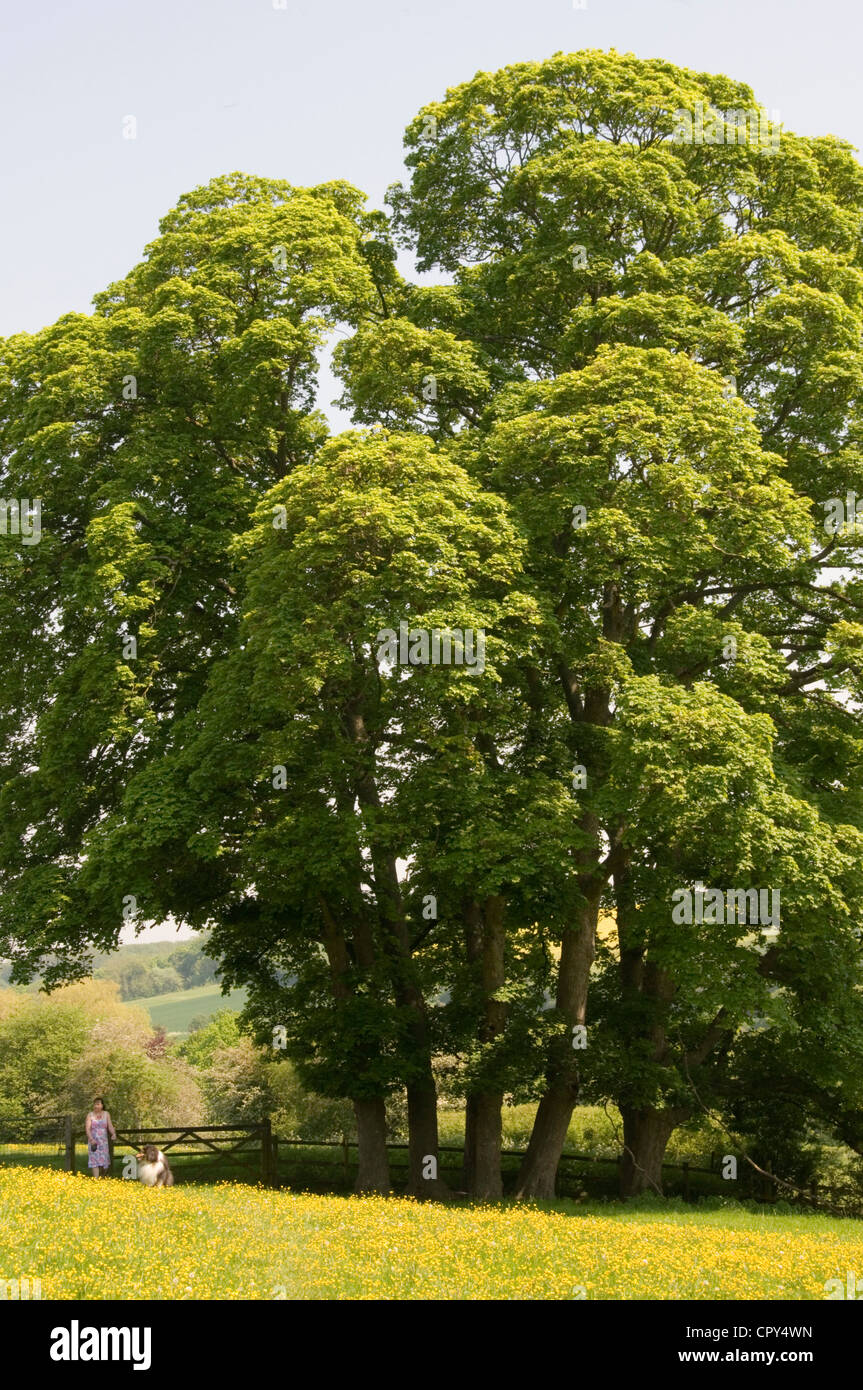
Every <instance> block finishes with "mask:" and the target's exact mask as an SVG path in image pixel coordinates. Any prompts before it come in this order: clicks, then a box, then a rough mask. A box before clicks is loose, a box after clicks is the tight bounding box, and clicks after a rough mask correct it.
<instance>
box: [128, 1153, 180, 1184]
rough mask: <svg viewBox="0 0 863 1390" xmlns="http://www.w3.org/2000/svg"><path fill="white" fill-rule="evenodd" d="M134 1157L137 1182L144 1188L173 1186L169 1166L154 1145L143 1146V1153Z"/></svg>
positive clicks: (172, 1175)
mask: <svg viewBox="0 0 863 1390" xmlns="http://www.w3.org/2000/svg"><path fill="white" fill-rule="evenodd" d="M135 1157H136V1159H137V1160H138V1181H139V1182H142V1183H143V1184H144V1186H145V1187H173V1186H174V1174H173V1173H172V1172H171V1165H170V1163H169V1162H168V1160H167V1158H166V1157H165V1155H164V1154H163V1153H162V1150H161V1149H158V1148H157V1147H156V1145H155V1144H145V1145H144V1148H143V1151H142V1152H141V1153H139V1154H136V1155H135Z"/></svg>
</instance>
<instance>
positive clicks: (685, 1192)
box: [682, 1160, 689, 1202]
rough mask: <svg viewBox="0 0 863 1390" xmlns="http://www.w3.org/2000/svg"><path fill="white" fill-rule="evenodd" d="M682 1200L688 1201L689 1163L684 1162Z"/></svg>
mask: <svg viewBox="0 0 863 1390" xmlns="http://www.w3.org/2000/svg"><path fill="white" fill-rule="evenodd" d="M682 1167H683V1200H684V1202H688V1201H689V1162H688V1160H686V1161H684V1163H683V1165H682Z"/></svg>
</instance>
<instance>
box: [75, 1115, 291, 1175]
mask: <svg viewBox="0 0 863 1390" xmlns="http://www.w3.org/2000/svg"><path fill="white" fill-rule="evenodd" d="M115 1130H116V1134H117V1138H116V1141H114V1142H111V1143H110V1148H111V1160H112V1164H113V1159H114V1152H115V1150H116V1149H117V1148H120V1147H125V1148H127V1149H129V1150H131V1151H132V1152H138V1151H139V1150H140V1149H142V1148H143V1146H144V1145H145V1144H156V1145H157V1146H158V1147H159V1148H160V1149H161V1150H162V1153H164V1154H165V1155H166V1157H168V1158H170V1159H174V1158H182V1159H184V1160H187V1159H196V1160H197V1163H188V1162H184V1163H183V1167H182V1171H183V1173H184V1175H189V1174H190V1173H191V1172H192V1171H194V1170H196V1169H197V1170H200V1171H202V1172H203V1173H204V1175H206V1173H207V1169H208V1167H209V1169H212V1168H214V1167H216V1166H219V1167H223V1166H227V1167H229V1168H231V1170H232V1172H233V1170H236V1171H237V1176H238V1177H239V1176H245V1177H246V1178H248V1177H249V1176H250V1174H254V1175H255V1177H256V1178H257V1179H258V1181H260V1182H263V1183H266V1184H267V1185H268V1186H274V1185H275V1183H276V1170H275V1164H274V1150H273V1136H272V1127H271V1125H270V1121H269V1120H262V1121H261V1122H260V1123H258V1124H251V1125H185V1126H182V1127H179V1128H178V1127H172V1126H164V1125H163V1126H162V1127H160V1128H159V1129H154V1128H150V1129H142V1128H135V1127H131V1128H130V1127H128V1126H115ZM86 1139H87V1136H86V1132H85V1131H84V1130H83V1129H82V1130H76V1129H74V1128H73V1125H72V1117H71V1116H70V1115H67V1116H66V1161H65V1163H64V1165H63V1166H64V1167H65V1168H66V1169H67V1170H68V1171H69V1172H70V1173H74V1172H75V1170H76V1167H77V1146H78V1144H79V1143H83V1144H84V1152H85V1154H86ZM183 1146H185V1147H183ZM190 1146H191V1147H190Z"/></svg>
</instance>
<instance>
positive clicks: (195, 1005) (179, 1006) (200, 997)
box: [129, 985, 246, 1033]
mask: <svg viewBox="0 0 863 1390" xmlns="http://www.w3.org/2000/svg"><path fill="white" fill-rule="evenodd" d="M245 1002H246V991H245V990H244V989H233V990H231V992H230V994H222V992H221V990H220V989H219V986H218V985H197V986H196V987H195V988H194V989H177V990H174V991H173V993H171V994H152V995H150V996H149V997H148V998H146V999H130V1000H129V1003H130V1004H140V1006H141V1008H142V1009H146V1010H147V1012H148V1014H149V1015H150V1021H151V1022H152V1023H153V1025H154V1027H155V1026H156V1025H157V1024H160V1023H161V1025H162V1027H163V1028H164V1029H165V1032H166V1033H188V1031H189V1024H190V1023H191V1021H192V1019H193V1018H196V1017H197V1016H198V1015H199V1014H206V1016H207V1017H208V1018H209V1017H211V1015H213V1014H216V1013H218V1012H219V1010H220V1009H234V1010H238V1009H241V1008H242V1007H243V1005H244V1004H245Z"/></svg>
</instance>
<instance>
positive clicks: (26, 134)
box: [0, 0, 863, 939]
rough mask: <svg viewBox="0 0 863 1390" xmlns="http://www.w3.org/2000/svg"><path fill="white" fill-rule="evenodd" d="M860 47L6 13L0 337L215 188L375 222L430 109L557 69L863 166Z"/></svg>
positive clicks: (0, 103)
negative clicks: (341, 205)
mask: <svg viewBox="0 0 863 1390" xmlns="http://www.w3.org/2000/svg"><path fill="white" fill-rule="evenodd" d="M861 40H863V6H861V3H860V0H819V3H817V4H813V3H812V2H811V0H147V3H146V4H132V3H129V0H38V3H33V0H0V151H2V159H0V171H2V193H3V203H2V216H0V336H7V335H9V334H11V333H16V332H20V331H21V330H25V331H29V332H33V331H36V330H38V329H40V328H42V327H44V326H45V325H46V324H49V323H52V322H53V321H54V320H55V319H56V318H58V317H59V316H60V315H61V314H63V313H67V312H69V311H70V310H75V311H79V312H86V311H87V310H88V309H89V307H90V301H91V298H92V296H93V294H94V293H95V292H96V291H97V290H99V289H101V288H103V287H104V286H105V285H107V284H109V283H110V282H111V281H113V280H116V279H119V278H121V277H122V276H124V275H125V274H126V273H127V272H128V270H129V269H130V268H131V267H132V266H133V265H134V264H135V263H136V261H138V260H139V259H140V258H141V255H142V253H143V250H144V247H145V246H146V245H147V243H148V242H149V241H151V240H152V239H153V238H154V237H155V236H156V235H157V231H158V222H159V218H160V217H162V216H163V215H164V214H165V213H166V212H167V211H168V210H169V209H170V208H171V207H173V206H174V205H175V203H176V201H177V199H178V197H179V196H180V195H181V194H182V193H184V192H187V191H189V190H190V189H192V188H195V187H197V186H198V185H200V184H204V183H207V182H208V181H209V180H210V179H211V178H214V177H216V176H218V175H219V174H225V173H230V172H231V171H232V170H242V171H243V172H244V173H248V174H258V175H263V176H266V177H271V178H281V179H287V180H288V181H289V182H290V183H293V184H298V185H309V184H316V183H322V182H326V181H328V180H330V179H334V178H341V179H347V180H348V181H349V182H350V183H353V184H354V185H355V186H356V187H358V188H360V189H362V190H363V192H364V193H366V194H367V195H368V198H369V203H370V205H371V206H381V205H382V203H383V198H384V194H385V191H386V188H387V186H388V185H389V184H390V183H392V182H394V181H395V180H397V179H399V178H400V177H401V176H402V172H403V166H402V132H403V130H404V128H405V126H406V125H407V123H408V121H409V120H410V119H411V118H412V117H413V116H414V114H415V113H416V112H417V111H418V110H419V108H420V107H421V106H422V105H424V104H425V103H426V102H428V101H434V100H439V99H440V98H441V97H442V96H443V94H444V92H445V91H446V89H447V87H451V86H455V85H457V84H458V83H460V82H464V81H466V80H467V79H469V78H470V77H472V76H473V75H474V73H476V72H477V71H480V70H493V69H495V68H498V67H502V66H504V65H506V64H508V63H515V62H525V61H534V60H539V59H542V58H545V57H548V56H550V55H551V54H552V53H554V52H557V51H561V50H563V51H570V52H572V51H576V50H578V49H582V48H599V49H609V48H616V49H617V50H618V51H619V52H623V53H625V52H633V53H635V54H636V55H637V56H638V57H640V58H665V59H667V60H669V61H671V62H673V63H677V64H679V65H680V66H682V67H689V68H692V69H695V70H696V71H707V72H722V73H726V74H727V75H728V76H729V77H733V78H736V79H737V80H739V81H744V82H748V83H749V84H750V85H751V86H752V87H753V89H754V91H755V94H756V98H757V100H758V101H759V102H760V103H761V104H762V105H763V106H765V107H766V108H767V110H768V113H769V114H770V115H771V117H772V116H773V115H774V113H777V112H778V119H780V120H781V121H782V122H783V124H784V126H785V128H786V129H792V130H795V131H798V132H800V133H801V134H806V135H823V134H834V135H839V136H842V137H843V138H845V139H848V140H850V141H851V142H852V143H853V144H854V145H855V146H856V147H857V148H858V149H860V148H863V102H861V100H860V98H859V95H858V92H859V87H860V80H859V71H858V69H859V61H860V53H861V49H863V42H861ZM129 117H132V118H134V129H135V138H134V139H129V138H125V136H124V130H125V131H127V132H128V131H129V130H130V129H131V123H130V121H129V119H128V118H129ZM410 269H411V267H410V265H409V263H408V264H404V263H402V270H403V271H404V272H405V273H410ZM336 393H337V387H336V384H335V383H334V382H333V381H332V379H331V378H330V377H329V375H328V374H327V375H326V376H325V377H324V379H323V382H322V398H321V401H320V404H321V406H322V407H323V408H327V407H328V406H329V402H330V401H332V399H333V397H334V396H335V395H336ZM327 413H328V415H329V416H330V419H331V421H332V422H333V423H335V424H338V423H339V422H340V419H341V417H340V416H339V414H338V412H333V411H332V410H330V409H327ZM345 423H346V422H345ZM158 934H159V935H160V936H162V935H168V934H169V933H167V932H166V931H165V930H164V929H159V931H158ZM142 939H143V938H142ZM151 939H155V938H151Z"/></svg>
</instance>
